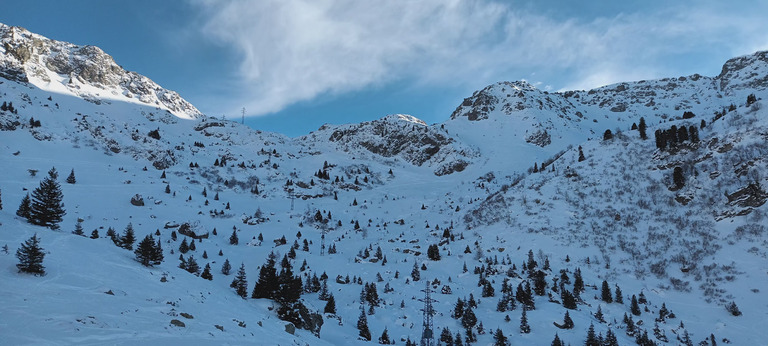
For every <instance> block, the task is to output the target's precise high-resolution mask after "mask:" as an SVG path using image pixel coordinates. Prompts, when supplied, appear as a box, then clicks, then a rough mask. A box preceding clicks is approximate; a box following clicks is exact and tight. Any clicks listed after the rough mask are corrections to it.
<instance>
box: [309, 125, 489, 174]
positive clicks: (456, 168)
mask: <svg viewBox="0 0 768 346" xmlns="http://www.w3.org/2000/svg"><path fill="white" fill-rule="evenodd" d="M311 138H316V139H319V140H321V141H323V140H327V141H329V142H330V143H333V144H335V145H336V146H337V148H338V149H339V150H341V151H344V152H358V153H361V152H363V151H362V150H364V151H367V152H369V153H372V154H375V155H376V156H379V157H383V158H401V159H402V160H404V161H406V162H408V163H410V164H413V165H415V166H422V165H425V166H428V167H433V168H434V173H435V174H436V175H446V174H451V173H453V172H460V171H462V170H464V168H465V167H467V165H469V161H470V158H471V157H473V156H474V152H473V151H472V150H470V149H469V148H466V147H464V146H463V145H461V143H458V142H456V141H455V140H454V139H453V138H451V137H450V136H449V135H448V133H446V132H445V131H444V130H442V129H441V128H440V127H439V126H428V125H427V124H426V123H424V121H422V120H420V119H417V118H415V117H413V116H410V115H404V114H395V115H388V116H386V117H384V118H382V119H379V120H374V121H369V122H363V123H360V124H349V125H340V126H329V125H326V126H323V127H322V128H320V129H319V130H318V131H316V132H313V133H312V134H310V135H309V136H305V137H302V140H303V141H307V140H311Z"/></svg>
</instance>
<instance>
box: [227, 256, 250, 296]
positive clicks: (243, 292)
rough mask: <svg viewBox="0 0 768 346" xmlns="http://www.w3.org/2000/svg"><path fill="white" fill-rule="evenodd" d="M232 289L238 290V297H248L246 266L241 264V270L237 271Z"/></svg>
mask: <svg viewBox="0 0 768 346" xmlns="http://www.w3.org/2000/svg"><path fill="white" fill-rule="evenodd" d="M230 287H233V288H234V289H235V290H237V295H239V296H240V297H242V298H243V299H245V298H247V297H248V280H247V279H246V277H245V264H244V263H241V264H240V269H238V270H237V275H236V276H235V279H234V280H233V281H232V284H231V285H230Z"/></svg>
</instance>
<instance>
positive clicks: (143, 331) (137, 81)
mask: <svg viewBox="0 0 768 346" xmlns="http://www.w3.org/2000/svg"><path fill="white" fill-rule="evenodd" d="M0 32H1V33H2V36H1V37H2V41H3V47H2V48H0V49H1V50H0V52H2V54H0V76H1V77H2V78H0V102H2V103H5V106H4V107H3V109H2V110H0V130H1V131H0V156H2V162H3V165H2V166H1V167H2V168H0V201H2V208H0V247H2V246H4V245H7V249H8V251H7V253H5V252H3V251H0V276H1V277H2V282H3V285H2V286H1V287H2V289H0V306H2V310H1V311H2V313H0V334H1V335H3V340H4V342H7V343H9V344H14V345H15V344H78V345H80V344H99V345H100V344H137V343H143V344H182V343H190V342H192V343H195V344H201V343H202V344H264V345H274V344H281V345H287V344H309V345H326V344H328V345H346V344H358V345H364V344H368V343H371V342H374V343H375V342H376V341H377V339H378V337H379V336H380V335H382V333H383V331H385V330H386V331H387V333H388V335H389V337H390V338H391V339H392V340H393V341H395V342H396V343H397V344H405V343H406V341H407V340H408V339H410V340H411V341H416V342H418V340H419V339H420V338H421V335H422V321H423V313H422V311H421V310H422V309H424V307H425V304H424V302H423V301H420V300H419V299H422V300H423V298H424V292H423V291H422V290H424V289H425V287H429V288H430V289H432V290H434V292H433V294H432V298H433V299H435V300H436V301H435V302H433V308H434V311H435V314H434V315H433V316H432V318H433V323H434V328H435V330H434V333H435V337H436V339H439V338H441V336H442V334H443V330H449V331H450V334H451V335H452V336H453V337H455V336H456V335H457V334H458V335H460V336H461V337H462V339H463V340H462V342H464V344H466V342H465V341H466V340H465V338H466V337H467V335H466V331H465V330H466V328H465V327H464V325H467V324H470V325H472V326H471V328H469V330H471V331H472V334H473V335H474V338H476V339H477V341H472V342H471V343H472V344H475V343H476V344H483V345H484V344H491V343H493V342H494V334H496V333H497V330H498V331H500V333H501V334H503V335H504V336H506V337H507V338H509V340H510V341H511V343H512V344H530V345H550V344H551V343H552V341H553V339H554V338H555V335H557V337H558V338H559V339H560V340H562V341H564V342H565V343H570V344H573V345H575V344H582V343H584V341H585V339H586V338H587V330H588V329H589V327H590V325H592V326H593V328H594V331H595V334H600V335H602V336H607V334H608V333H609V331H610V333H611V334H614V335H615V336H616V338H617V341H618V343H619V344H621V345H627V344H633V343H635V342H636V340H637V339H638V338H642V337H643V335H644V333H647V336H648V338H649V339H650V340H653V341H654V342H656V343H658V344H669V345H677V344H686V343H687V340H690V341H691V343H692V344H700V343H703V342H706V344H707V345H711V341H712V338H714V340H716V342H717V343H719V344H724V343H728V342H730V343H732V344H736V345H760V344H765V342H766V340H768V332H767V331H765V330H764V328H761V327H762V324H763V323H764V320H765V317H766V315H765V311H766V308H768V297H766V296H765V295H764V294H762V292H761V290H763V287H764V286H766V284H768V277H766V275H765V273H766V270H767V269H766V263H767V262H766V258H768V254H766V251H765V247H766V245H767V243H766V242H768V237H767V234H768V233H766V229H765V220H766V219H765V215H766V214H765V208H766V207H765V201H766V200H767V199H768V193H766V191H765V189H764V188H763V186H766V182H765V179H766V175H765V172H766V169H767V168H768V167H766V165H767V164H768V157H766V155H768V151H766V149H765V148H766V147H765V141H766V133H768V120H766V119H767V117H766V115H768V114H766V111H765V110H764V109H763V103H764V101H763V100H764V99H765V96H766V83H768V82H767V81H768V66H766V52H758V53H756V54H754V55H750V56H745V57H739V58H734V59H731V60H729V61H728V62H726V64H725V65H724V67H723V72H722V73H721V74H720V75H719V76H716V77H705V76H699V75H694V76H688V77H677V78H669V79H661V80H654V81H639V82H627V83H619V84H615V85H609V86H605V87H602V88H598V89H595V90H589V91H569V92H561V93H548V92H544V91H540V90H538V89H536V88H535V87H533V86H531V85H530V84H528V83H526V82H501V83H496V84H493V85H490V86H488V87H486V88H484V89H482V90H479V91H477V92H475V93H474V94H473V95H472V96H470V97H468V98H466V99H464V100H463V101H461V102H457V103H458V107H457V109H456V111H455V112H454V113H453V114H452V115H450V117H449V115H446V121H445V122H443V123H439V124H433V125H428V124H426V123H424V122H423V121H421V120H419V119H417V118H415V117H413V116H409V115H389V116H386V117H384V118H382V119H380V120H376V121H371V122H365V123H360V124H346V125H325V126H323V127H321V128H320V129H318V130H317V131H315V132H313V133H310V134H309V135H306V136H302V137H298V138H288V137H286V136H283V135H281V134H276V133H269V132H262V131H256V130H253V129H250V128H247V127H245V126H242V125H240V124H238V123H235V122H231V121H225V120H221V119H216V118H214V117H208V116H205V115H202V114H200V113H199V112H198V111H197V110H196V109H195V108H194V106H192V105H190V104H189V103H187V102H186V101H184V100H183V99H182V98H181V97H180V96H179V95H178V94H176V93H174V92H171V91H167V90H165V89H162V88H161V87H159V86H157V85H156V84H155V83H153V82H151V81H150V80H149V79H147V78H146V77H143V76H140V75H138V74H136V73H133V72H126V71H124V70H123V69H122V68H119V66H118V65H117V64H116V63H115V62H114V61H113V60H112V58H111V57H109V56H108V55H106V54H105V53H104V52H102V51H101V50H99V49H98V48H96V47H88V46H86V47H80V46H76V45H73V44H69V43H63V42H56V41H52V40H48V39H46V38H44V37H42V36H39V35H36V34H33V33H30V32H28V31H26V30H23V29H20V28H12V27H8V26H4V25H0ZM457 101H458V100H457ZM686 112H688V113H686ZM684 114H685V117H684V116H683V115H684ZM641 117H642V118H644V120H645V123H646V124H647V126H648V128H647V130H646V133H647V135H648V137H649V138H648V139H646V140H643V139H641V138H640V136H639V131H638V130H632V129H631V128H632V125H633V123H634V124H639V123H640V118H641ZM672 126H675V129H676V132H675V137H674V143H673V142H669V145H667V146H666V147H665V148H664V149H659V148H657V145H656V144H657V143H656V141H655V137H656V136H655V134H656V133H657V131H658V133H659V134H662V132H661V131H666V132H665V133H666V135H665V136H666V137H664V138H667V139H669V138H670V137H669V134H670V133H671V132H670V131H669V130H670V129H671V128H672ZM683 127H684V128H685V129H686V130H685V138H687V139H683V137H681V136H682V134H680V133H678V132H679V131H680V130H679V129H680V128H683ZM692 127H693V128H695V129H694V130H691V128H692ZM606 130H611V134H612V138H610V139H605V140H604V133H605V131H606ZM693 133H696V135H697V137H696V139H697V140H694V138H693V136H694V135H693ZM670 141H671V140H670ZM665 143H667V142H665ZM580 152H581V154H583V159H581V158H580V156H581V155H580ZM51 167H56V169H57V170H58V172H59V175H58V179H57V181H59V183H60V184H61V189H62V193H63V196H64V199H63V202H64V205H65V209H66V215H65V216H64V217H63V221H62V222H61V223H60V224H59V226H60V229H59V230H51V229H48V228H43V227H40V226H34V225H31V224H30V223H28V222H27V220H26V219H25V218H24V217H20V216H17V215H16V209H17V208H18V206H19V205H20V203H21V201H22V199H23V198H24V197H25V196H26V195H27V194H28V193H29V192H31V191H33V190H34V189H35V188H37V187H38V184H39V183H40V181H41V179H42V177H44V176H46V174H45V173H44V172H48V170H50V169H51ZM533 167H535V169H533ZM70 172H74V175H75V176H76V182H75V183H67V182H66V181H65V178H66V177H67V175H68V174H69V173H70ZM675 172H677V173H675ZM676 174H677V176H676ZM681 179H682V180H681ZM132 201H133V203H132ZM139 201H142V202H143V203H139ZM78 224H80V225H81V226H82V228H83V230H84V232H85V235H86V236H78V235H74V234H72V233H71V231H73V230H75V229H76V227H77V226H76V225H78ZM129 224H131V226H132V227H133V229H134V230H135V232H136V238H137V243H138V240H141V239H143V238H144V237H145V236H147V235H152V236H153V237H155V239H158V238H159V239H160V240H161V244H162V247H163V254H164V257H165V260H164V261H163V262H162V263H161V264H158V265H154V266H152V267H144V266H142V265H141V264H140V263H139V262H138V261H136V260H135V255H134V252H133V251H127V250H125V249H122V248H119V247H117V246H115V245H114V243H113V241H112V240H111V239H110V238H109V237H107V235H106V233H107V230H108V229H110V228H112V229H114V230H115V231H116V232H117V233H118V234H120V233H122V232H123V230H124V229H126V227H127V226H128V225H129ZM33 234H37V235H38V237H39V238H40V239H41V243H40V244H41V246H42V247H43V248H44V249H45V252H46V256H45V261H44V263H43V264H44V265H45V267H46V272H47V274H46V275H45V276H42V277H36V276H32V275H28V274H23V273H18V272H17V268H16V266H15V264H16V263H17V262H18V261H17V259H16V258H15V257H14V256H13V255H14V252H15V251H16V249H17V248H19V246H20V244H21V243H22V242H24V241H25V240H27V239H29V238H30V237H31V236H32V235H33ZM92 234H93V237H89V236H90V235H92ZM233 234H234V235H236V236H237V238H238V242H237V244H232V241H231V238H232V235H233ZM193 240H194V244H195V246H194V247H195V249H193V250H188V251H186V252H183V253H182V252H181V251H180V249H181V248H183V246H182V242H183V243H184V244H185V245H189V244H190V243H192V242H193ZM435 250H437V252H438V253H439V259H438V256H435ZM270 253H275V254H277V261H278V263H279V262H281V259H282V258H283V257H284V256H286V261H287V262H289V263H291V264H292V266H293V271H294V272H295V273H296V274H297V275H299V276H300V277H301V278H302V281H304V283H305V287H304V288H305V292H304V293H303V294H302V296H301V300H302V301H303V304H304V305H305V306H306V307H307V308H308V310H311V311H319V312H322V311H323V310H324V307H325V306H326V304H327V301H325V300H324V299H322V298H323V297H321V295H322V294H321V292H318V290H319V289H320V287H319V286H322V285H323V284H322V283H324V284H325V285H326V287H327V292H328V293H329V294H332V295H333V296H334V297H335V302H336V312H335V313H324V314H323V315H322V316H323V324H322V328H321V329H320V332H319V335H314V334H313V333H312V332H310V331H307V330H301V329H298V330H295V331H294V330H293V328H292V327H290V326H287V325H286V324H287V323H286V322H284V321H281V320H280V319H278V313H277V311H278V310H279V306H280V304H279V303H277V302H275V301H273V300H269V299H252V298H250V297H251V294H250V293H251V291H252V290H253V288H254V284H255V282H256V281H257V280H258V278H259V273H260V266H263V265H264V264H265V263H266V262H267V258H268V255H269V254H270ZM288 255H290V256H291V257H293V258H290V257H288ZM180 257H181V258H183V259H184V262H185V263H186V262H187V261H189V258H190V257H194V259H195V260H196V261H197V262H198V263H199V264H200V267H204V266H205V265H206V264H208V265H210V267H211V269H212V270H211V272H212V274H213V278H212V280H205V279H203V278H201V277H199V276H198V275H194V274H191V273H189V272H187V271H186V270H184V269H182V268H179V264H180V263H182V261H181V258H180ZM225 260H226V261H227V262H229V263H230V264H231V267H232V270H231V273H230V274H229V275H225V274H224V273H222V271H221V269H222V265H223V263H224V262H225ZM241 264H242V265H243V266H244V268H245V273H246V274H247V279H248V295H247V299H243V298H240V297H239V296H238V295H236V293H235V289H233V288H231V287H230V283H231V282H232V281H233V278H234V276H235V273H236V272H237V269H238V268H239V267H240V265H241ZM577 273H579V274H577ZM323 274H325V275H323ZM579 275H580V277H581V278H582V279H583V283H584V288H583V291H580V292H576V291H577V290H576V288H575V287H574V284H575V282H576V281H577V280H576V277H577V276H579ZM326 276H327V278H328V279H327V281H325V280H322V279H315V278H318V277H320V278H325V277H326ZM505 283H506V284H505ZM373 284H375V286H373V287H374V288H373V289H372V290H373V291H374V292H376V293H377V294H376V295H377V296H378V297H372V295H371V294H370V291H371V286H372V285H373ZM318 285H319V286H318ZM526 285H528V286H529V287H530V289H532V290H533V292H534V293H533V296H532V298H531V300H532V301H533V304H531V305H530V306H529V308H528V310H526V311H525V314H526V318H527V324H528V325H529V327H530V333H523V332H521V328H520V326H521V317H522V315H523V309H522V305H523V304H524V301H525V300H526V299H525V294H526V289H525V287H526ZM603 285H606V287H607V288H608V291H609V293H610V294H609V295H610V296H611V299H610V300H611V302H608V301H606V300H604V298H605V297H604V295H603V290H602V287H603ZM366 286H367V287H368V291H369V294H367V295H366V294H364V295H363V297H361V291H365V287H366ZM507 286H509V287H511V288H512V290H511V292H502V291H503V287H507ZM517 287H519V289H516V288H517ZM617 291H620V292H618V295H617V294H616V293H617ZM565 292H567V293H565ZM574 293H576V294H577V295H578V297H579V298H578V299H576V303H575V305H574V306H570V303H569V302H567V300H568V299H569V298H568V295H569V294H574ZM633 296H634V297H635V298H639V299H636V300H639V302H638V306H637V310H636V311H633V310H634V309H633V307H632V306H631V305H632V304H631V302H632V297H633ZM470 297H471V299H470ZM619 297H620V299H619ZM506 298H512V300H513V301H515V302H516V303H515V308H512V306H510V303H509V301H508V300H507V299H506ZM363 300H368V301H369V302H368V303H365V304H361V301H363ZM459 300H467V303H468V302H469V301H470V300H471V301H474V302H475V303H477V304H476V307H474V308H470V309H465V310H463V311H462V312H467V311H472V314H474V315H475V317H476V319H477V322H476V323H471V322H472V321H471V319H470V318H463V319H462V318H458V319H457V318H454V317H452V315H454V312H455V311H454V310H455V306H456V305H457V301H459ZM617 300H621V301H622V302H620V303H619V302H616V301H617ZM371 302H375V304H371ZM731 303H735V304H736V306H738V308H739V309H740V311H741V312H742V313H743V315H741V316H734V315H733V314H732V313H731V312H729V311H727V310H726V309H725V306H727V305H729V304H731ZM371 305H377V306H373V307H372V306H371ZM534 305H535V306H534ZM361 308H362V309H363V310H364V311H365V313H364V315H365V316H366V319H367V325H368V326H369V328H370V331H371V334H372V335H373V340H372V341H364V340H360V339H359V337H358V328H357V325H358V319H359V317H360V315H361ZM665 311H666V312H667V313H665ZM732 311H733V310H732ZM565 312H568V313H569V317H570V318H571V319H572V320H573V324H574V327H573V328H572V329H568V328H566V329H561V327H562V325H563V323H564V314H565ZM598 312H599V313H598ZM668 312H672V313H673V314H669V313H668ZM625 316H627V318H630V317H631V322H629V321H625V320H624V317H625ZM631 326H633V327H631ZM442 344H449V343H448V342H445V341H443V342H442Z"/></svg>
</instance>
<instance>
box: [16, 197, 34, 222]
mask: <svg viewBox="0 0 768 346" xmlns="http://www.w3.org/2000/svg"><path fill="white" fill-rule="evenodd" d="M31 203H32V200H31V199H30V198H29V193H27V195H26V196H24V197H23V198H22V199H21V203H20V204H19V209H18V210H16V215H18V216H19V217H23V218H25V219H29V218H30V216H29V212H30V210H31Z"/></svg>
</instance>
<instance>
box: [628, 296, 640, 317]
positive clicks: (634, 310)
mask: <svg viewBox="0 0 768 346" xmlns="http://www.w3.org/2000/svg"><path fill="white" fill-rule="evenodd" d="M629 309H630V311H631V312H632V314H633V315H635V316H640V305H638V304H637V297H635V295H634V294H633V295H632V303H630V307H629Z"/></svg>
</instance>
